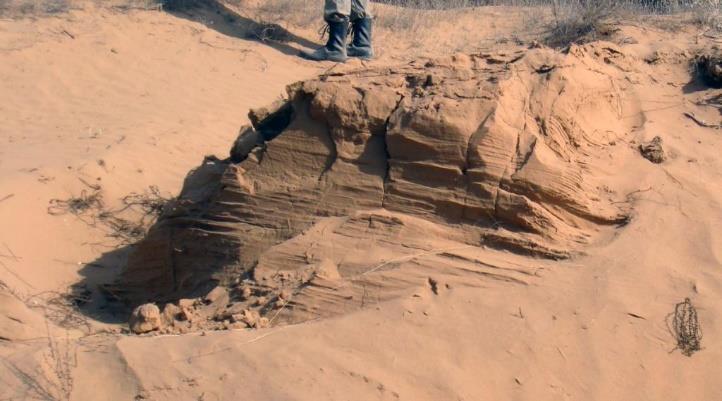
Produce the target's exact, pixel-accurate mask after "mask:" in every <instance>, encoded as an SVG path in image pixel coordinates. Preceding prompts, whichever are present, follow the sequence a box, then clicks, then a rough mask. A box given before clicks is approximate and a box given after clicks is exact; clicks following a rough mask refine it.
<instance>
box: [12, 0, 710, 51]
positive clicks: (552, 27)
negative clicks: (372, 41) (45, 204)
mask: <svg viewBox="0 0 722 401" xmlns="http://www.w3.org/2000/svg"><path fill="white" fill-rule="evenodd" d="M99 3H100V2H99ZM203 3H206V4H222V5H224V6H227V7H229V8H231V9H233V10H234V11H236V12H238V14H239V15H240V16H241V17H243V18H245V19H248V20H250V21H254V22H255V24H256V26H257V28H258V29H256V30H254V31H253V32H251V33H250V35H249V36H251V37H253V38H255V39H258V40H278V41H283V40H284V38H283V37H279V35H278V33H284V32H288V31H287V29H288V27H289V26H297V27H301V28H310V27H314V26H315V25H320V24H321V22H320V21H319V14H320V10H319V8H320V5H319V4H320V3H319V2H318V1H313V0H266V1H261V2H257V3H254V4H253V5H249V4H248V1H247V0H114V1H109V2H108V1H106V2H102V3H100V4H103V5H104V6H110V7H115V8H121V9H131V8H136V9H137V8H141V9H154V8H158V9H166V10H181V9H184V8H188V7H194V6H198V5H202V4H203ZM377 3H381V4H380V6H379V7H376V12H375V14H376V19H377V25H378V27H379V28H381V29H389V30H393V31H394V32H399V31H408V32H413V33H414V34H416V33H418V32H419V31H421V30H423V29H424V28H425V27H428V26H429V25H434V24H436V23H437V22H439V21H440V19H439V18H438V14H436V12H438V10H446V11H449V10H461V11H463V10H466V9H469V8H471V7H479V6H517V7H522V8H523V9H524V12H525V13H526V14H528V15H527V18H526V19H527V20H528V21H534V22H536V23H540V24H541V25H542V26H544V27H546V29H545V34H544V39H545V41H546V42H547V43H548V44H550V45H552V46H563V45H566V44H568V43H571V42H579V41H584V40H589V39H595V38H597V37H598V36H599V34H600V33H605V32H607V27H608V26H609V25H610V23H612V22H614V21H616V20H620V19H630V18H633V17H634V16H635V15H649V14H668V13H685V15H686V16H687V17H688V18H689V20H690V22H696V23H699V24H702V25H704V26H705V27H708V28H710V29H722V1H721V0H378V1H377ZM384 5H388V6H394V7H385V6H384ZM73 7H74V2H73V0H0V16H11V17H12V16H28V15H38V14H40V15H42V14H54V13H59V12H65V11H68V10H70V9H72V8H73ZM448 18H449V15H446V18H445V19H446V20H448ZM441 20H444V19H441ZM281 36H282V35H281Z"/></svg>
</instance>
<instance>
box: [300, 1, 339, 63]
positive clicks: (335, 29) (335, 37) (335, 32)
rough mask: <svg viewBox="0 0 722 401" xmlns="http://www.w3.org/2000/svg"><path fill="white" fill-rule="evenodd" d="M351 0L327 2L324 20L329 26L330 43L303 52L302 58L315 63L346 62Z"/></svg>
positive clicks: (324, 8)
mask: <svg viewBox="0 0 722 401" xmlns="http://www.w3.org/2000/svg"><path fill="white" fill-rule="evenodd" d="M350 15H351V0H326V3H325V5H324V7H323V19H324V20H326V23H327V24H328V41H327V42H326V46H323V47H321V48H319V49H317V50H315V51H313V52H308V51H302V52H301V57H303V58H307V59H309V60H314V61H324V60H330V61H336V62H343V61H346V37H347V36H348V23H349V16H350Z"/></svg>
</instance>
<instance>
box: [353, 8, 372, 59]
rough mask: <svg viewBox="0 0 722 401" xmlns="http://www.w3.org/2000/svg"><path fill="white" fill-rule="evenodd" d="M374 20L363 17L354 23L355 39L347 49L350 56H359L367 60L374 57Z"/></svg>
mask: <svg viewBox="0 0 722 401" xmlns="http://www.w3.org/2000/svg"><path fill="white" fill-rule="evenodd" d="M372 22H373V19H371V18H361V19H357V20H356V21H354V22H353V23H352V25H353V26H352V29H353V41H352V42H351V44H350V45H349V46H348V48H347V49H346V52H347V54H348V56H349V57H359V58H362V59H365V60H370V59H372V58H374V49H373V47H371V28H372V27H371V25H372Z"/></svg>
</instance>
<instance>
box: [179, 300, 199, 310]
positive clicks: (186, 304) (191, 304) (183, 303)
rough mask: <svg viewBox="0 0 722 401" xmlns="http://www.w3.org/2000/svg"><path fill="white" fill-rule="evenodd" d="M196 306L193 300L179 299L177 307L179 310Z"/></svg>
mask: <svg viewBox="0 0 722 401" xmlns="http://www.w3.org/2000/svg"><path fill="white" fill-rule="evenodd" d="M195 304H196V300H195V299H179V300H178V306H180V307H181V308H193V307H194V306H195Z"/></svg>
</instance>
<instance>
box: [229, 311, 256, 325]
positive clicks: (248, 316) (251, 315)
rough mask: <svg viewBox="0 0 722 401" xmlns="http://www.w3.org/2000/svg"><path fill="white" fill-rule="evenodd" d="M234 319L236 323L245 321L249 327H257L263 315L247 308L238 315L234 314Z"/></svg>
mask: <svg viewBox="0 0 722 401" xmlns="http://www.w3.org/2000/svg"><path fill="white" fill-rule="evenodd" d="M233 320H234V323H235V322H242V323H245V324H246V326H248V327H256V326H257V325H258V322H259V320H261V315H260V314H259V313H258V312H256V311H254V310H250V309H245V310H244V311H243V312H242V313H240V314H238V315H233Z"/></svg>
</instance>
